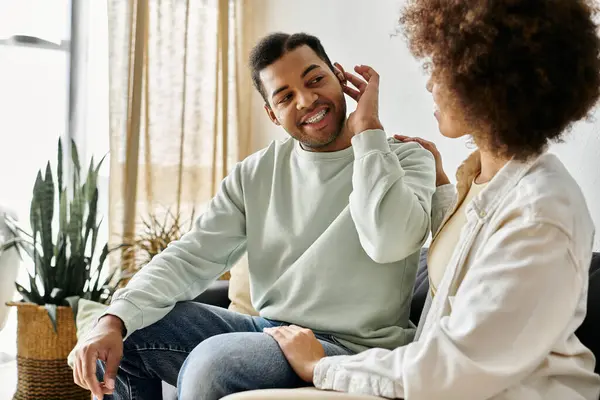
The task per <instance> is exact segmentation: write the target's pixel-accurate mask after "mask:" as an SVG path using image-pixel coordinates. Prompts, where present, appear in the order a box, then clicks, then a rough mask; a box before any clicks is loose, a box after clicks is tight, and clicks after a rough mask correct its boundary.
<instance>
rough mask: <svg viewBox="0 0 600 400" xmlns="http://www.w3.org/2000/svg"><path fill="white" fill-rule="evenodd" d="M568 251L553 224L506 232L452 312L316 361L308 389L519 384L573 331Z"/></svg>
mask: <svg viewBox="0 0 600 400" xmlns="http://www.w3.org/2000/svg"><path fill="white" fill-rule="evenodd" d="M571 248H572V246H571V242H570V239H569V237H568V236H567V235H566V234H565V232H564V231H563V230H562V229H561V228H558V227H556V226H554V225H550V224H546V223H542V222H530V223H527V224H526V225H525V226H524V225H523V222H522V221H520V223H519V224H518V226H517V224H514V223H513V224H511V226H506V227H504V228H503V229H501V230H499V231H498V232H497V233H496V234H495V235H494V236H492V237H491V238H490V240H489V242H488V243H487V245H486V250H487V251H483V252H482V254H481V255H479V256H478V257H477V258H476V259H475V260H474V263H473V265H472V266H471V268H470V269H469V271H468V272H467V274H466V275H465V280H464V281H463V283H462V284H461V286H460V288H459V290H458V292H457V294H456V297H455V299H454V301H453V303H452V304H453V305H452V312H451V314H450V315H449V316H445V317H442V318H441V320H440V321H439V322H435V323H434V325H433V326H432V329H431V330H430V331H429V332H427V333H424V335H423V336H422V339H421V340H419V341H417V342H413V343H410V344H408V345H406V346H403V347H400V348H397V349H395V350H393V351H390V350H384V349H371V350H367V351H365V352H363V353H360V354H358V355H355V356H340V357H331V358H324V359H322V360H321V361H320V362H319V364H318V365H317V368H316V369H315V373H314V378H313V379H314V383H315V386H317V387H318V388H321V389H327V390H336V391H343V392H350V393H363V394H369V395H375V396H383V397H387V398H408V399H417V398H418V399H443V398H446V397H448V393H452V396H451V397H452V398H456V399H489V398H492V397H494V396H496V395H497V394H498V393H501V392H502V391H504V390H506V389H508V388H510V387H512V386H514V385H516V384H518V383H519V382H521V381H522V380H523V379H525V378H527V376H528V375H529V374H531V373H532V372H533V371H534V370H535V369H536V368H537V367H538V366H539V365H540V364H541V363H542V361H543V360H544V358H545V357H546V356H547V355H548V354H549V353H550V351H551V349H552V346H553V345H554V344H555V343H556V340H557V339H558V338H559V337H561V335H565V334H566V332H568V330H569V329H571V328H572V327H570V326H569V325H570V324H572V319H573V315H575V310H576V307H577V303H578V301H579V298H580V297H581V293H582V290H583V288H584V286H583V285H585V280H584V278H583V276H584V274H585V275H586V276H587V271H582V267H581V266H580V265H577V262H576V261H575V258H574V256H573V253H572V250H571ZM531 282H535V284H534V285H532V284H531Z"/></svg>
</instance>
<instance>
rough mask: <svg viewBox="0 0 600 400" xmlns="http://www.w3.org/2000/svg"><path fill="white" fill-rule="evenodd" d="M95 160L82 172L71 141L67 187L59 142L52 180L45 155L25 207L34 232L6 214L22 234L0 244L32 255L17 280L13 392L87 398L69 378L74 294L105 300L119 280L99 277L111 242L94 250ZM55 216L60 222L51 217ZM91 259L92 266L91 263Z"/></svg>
mask: <svg viewBox="0 0 600 400" xmlns="http://www.w3.org/2000/svg"><path fill="white" fill-rule="evenodd" d="M103 160H104V159H102V160H101V161H100V162H99V163H98V164H95V163H94V159H93V157H92V159H91V161H90V164H89V167H88V169H87V172H85V174H84V173H82V168H81V165H80V162H79V155H78V152H77V146H76V145H75V143H74V142H73V141H72V142H71V160H70V171H72V177H71V178H72V182H71V185H70V186H71V187H70V188H69V190H67V188H66V185H65V184H64V182H63V146H62V142H61V141H59V143H58V163H57V169H56V181H55V175H54V174H53V171H52V167H51V165H50V162H48V164H47V166H46V169H45V171H44V173H42V171H41V170H40V171H39V172H38V175H37V178H36V180H35V184H34V187H33V197H32V199H31V207H30V225H31V232H26V231H25V230H24V229H22V227H18V226H17V225H16V223H15V221H14V220H11V219H5V221H7V223H8V225H9V226H12V229H13V231H18V232H19V233H20V234H19V235H18V236H17V237H15V238H13V239H12V240H9V241H8V242H6V243H5V244H4V245H3V246H2V247H0V251H2V250H6V249H7V248H9V247H10V246H13V247H14V246H16V248H17V249H18V250H19V252H20V253H21V254H22V255H26V256H28V257H29V258H31V260H32V264H33V268H32V271H29V282H28V285H25V286H28V287H27V288H26V287H25V286H24V285H21V284H19V283H16V289H17V291H18V292H19V293H20V295H21V296H22V297H23V301H22V302H18V303H10V305H12V306H15V307H17V368H18V386H17V393H16V395H15V398H18V399H32V400H33V399H42V398H43V399H48V398H61V399H77V400H79V399H81V400H83V399H85V400H89V398H90V395H89V392H87V391H85V390H83V389H81V388H79V387H77V386H76V385H75V384H74V383H73V379H72V371H71V369H70V368H69V366H68V364H67V356H68V354H69V352H70V351H71V349H72V348H73V347H74V346H75V344H76V341H77V335H76V331H77V329H76V325H75V319H74V315H75V314H76V312H77V305H78V300H79V299H86V300H91V301H96V302H100V303H106V302H108V301H109V300H110V297H111V295H112V293H113V291H114V289H115V287H116V284H111V282H112V281H113V278H114V272H113V273H112V274H108V276H107V277H106V278H104V279H103V278H102V276H103V274H102V271H103V268H104V265H105V261H106V258H107V256H108V254H109V248H108V244H105V245H104V246H103V247H102V249H101V250H100V253H99V257H97V260H98V261H97V262H95V260H96V256H98V253H97V239H98V232H99V230H100V227H101V220H100V221H99V218H98V209H97V207H98V187H97V180H98V173H99V169H100V167H101V165H102V162H103ZM56 217H58V218H57V219H58V221H57V222H58V229H57V230H56V231H54V230H53V227H55V225H56V224H53V222H54V221H55V219H56ZM93 264H95V265H93Z"/></svg>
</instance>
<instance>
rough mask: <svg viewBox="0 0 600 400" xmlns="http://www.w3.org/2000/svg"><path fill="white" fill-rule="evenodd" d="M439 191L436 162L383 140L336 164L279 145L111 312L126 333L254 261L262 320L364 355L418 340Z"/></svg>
mask: <svg viewBox="0 0 600 400" xmlns="http://www.w3.org/2000/svg"><path fill="white" fill-rule="evenodd" d="M434 191H435V163H434V160H433V156H432V155H431V153H429V152H428V151H427V150H425V149H423V148H422V147H420V146H419V145H418V144H416V143H400V142H397V141H394V140H393V139H390V140H388V139H387V138H386V135H385V133H384V132H383V131H381V130H373V131H366V132H363V133H361V134H359V135H357V136H355V137H354V138H353V139H352V146H351V147H349V148H347V149H345V150H342V151H338V152H331V153H316V152H308V151H305V150H303V149H302V148H301V146H300V144H299V143H298V142H297V141H295V140H292V139H289V140H286V141H284V142H274V143H272V144H271V145H270V146H269V147H268V148H267V149H265V150H263V151H261V152H259V153H256V154H254V155H252V156H250V157H249V158H247V159H246V160H244V161H243V162H241V163H239V164H238V165H237V166H236V167H235V168H234V169H233V171H232V172H231V174H229V176H227V178H225V180H224V181H223V183H222V185H221V188H220V190H219V192H218V194H217V195H216V196H215V198H214V199H213V200H212V201H211V203H210V205H209V207H208V210H207V211H206V212H205V213H204V214H203V215H202V216H200V218H199V219H198V221H197V222H196V224H195V227H194V229H193V231H192V232H190V233H188V234H186V235H184V236H183V238H182V239H181V240H180V241H177V242H175V243H172V244H171V245H170V246H169V247H168V248H167V249H166V250H165V251H163V252H162V253H161V254H159V255H158V256H156V257H155V258H154V259H153V260H152V261H151V262H150V263H149V264H148V265H147V266H145V267H144V268H142V270H141V271H140V272H138V273H137V274H136V275H135V276H134V278H133V279H132V280H131V282H129V284H128V285H127V287H126V288H125V289H123V290H120V291H118V292H116V293H115V296H114V298H113V301H112V304H111V305H110V308H109V309H108V311H107V313H109V314H113V315H116V316H118V317H120V318H121V319H122V320H123V321H124V323H125V327H126V329H127V333H128V334H131V333H133V331H135V330H136V329H140V328H143V327H146V326H148V325H151V324H152V323H154V322H156V321H158V320H159V319H161V318H162V317H164V316H165V315H166V314H167V313H168V312H169V311H170V310H171V309H172V308H173V306H175V303H176V302H178V301H185V300H191V299H194V298H195V297H196V296H198V295H199V294H200V293H201V292H202V291H203V290H205V289H206V288H207V287H208V286H209V285H210V284H211V283H212V282H214V281H215V279H217V277H219V276H221V275H222V274H223V273H224V272H225V271H227V270H228V269H230V268H231V267H232V265H234V264H235V263H236V262H237V261H238V260H239V258H240V257H241V256H242V255H243V254H244V252H246V251H247V253H248V268H249V272H250V292H251V298H252V305H253V306H254V308H255V309H256V310H257V311H258V312H259V313H260V315H261V316H263V317H265V318H270V319H273V320H278V321H286V322H289V323H293V324H296V325H300V326H303V327H307V328H310V329H313V330H315V331H317V332H320V333H324V334H328V335H334V336H335V338H336V339H337V340H339V341H340V342H341V343H342V344H343V345H345V346H347V347H348V348H350V349H352V350H354V351H357V352H358V351H362V350H365V349H367V348H370V347H383V348H388V349H393V348H396V347H398V346H400V345H403V344H406V343H409V342H411V341H412V340H413V338H414V334H415V329H414V326H411V324H410V322H409V314H410V299H411V296H412V288H413V285H414V279H415V275H416V271H417V268H418V258H419V249H420V247H421V246H422V244H423V243H424V241H425V240H426V238H427V236H428V233H429V229H430V225H431V198H432V195H433V193H434ZM398 227H402V230H401V232H398ZM390 238H394V240H390ZM374 310H376V312H374Z"/></svg>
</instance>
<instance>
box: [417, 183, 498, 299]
mask: <svg viewBox="0 0 600 400" xmlns="http://www.w3.org/2000/svg"><path fill="white" fill-rule="evenodd" d="M486 186H487V184H486V183H483V184H480V185H478V184H476V183H475V182H473V183H472V184H471V188H470V189H469V192H468V193H467V195H466V196H465V199H464V200H463V201H461V202H460V205H459V206H458V208H457V209H456V210H455V211H454V212H453V213H451V216H450V217H449V218H448V220H447V221H446V223H445V224H444V226H443V227H442V228H441V229H440V231H439V232H438V234H437V237H436V238H435V242H432V243H431V246H430V247H429V253H428V255H427V274H428V277H429V286H430V288H431V293H432V294H433V295H435V292H436V291H437V288H438V287H439V285H440V282H441V281H442V278H443V277H444V272H446V266H447V265H448V261H450V258H451V257H452V254H453V253H454V250H455V249H456V247H457V245H458V240H459V239H460V234H461V231H462V229H463V228H464V227H465V225H467V205H468V204H469V203H471V201H472V200H473V199H474V198H475V197H476V196H477V195H478V194H479V193H481V191H482V190H483V189H484V188H485V187H486Z"/></svg>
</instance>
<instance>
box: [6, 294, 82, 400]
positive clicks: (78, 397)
mask: <svg viewBox="0 0 600 400" xmlns="http://www.w3.org/2000/svg"><path fill="white" fill-rule="evenodd" d="M9 305H10V306H15V307H17V369H18V384H17V392H16V393H15V396H14V397H13V399H14V400H42V399H43V400H54V399H56V400H58V399H60V400H90V398H91V395H90V392H89V391H87V390H84V389H82V388H80V387H79V386H77V385H75V383H74V382H73V371H72V370H71V368H70V367H69V365H68V364H67V356H68V355H69V353H70V352H71V350H72V349H73V347H75V344H76V343H77V335H76V333H77V328H76V326H75V320H74V318H73V312H72V310H71V308H70V307H58V308H57V319H56V320H57V321H56V322H57V330H58V333H56V332H54V329H53V328H52V322H51V321H50V317H49V316H48V312H47V311H46V309H45V308H44V307H43V306H39V305H37V304H32V303H9Z"/></svg>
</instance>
